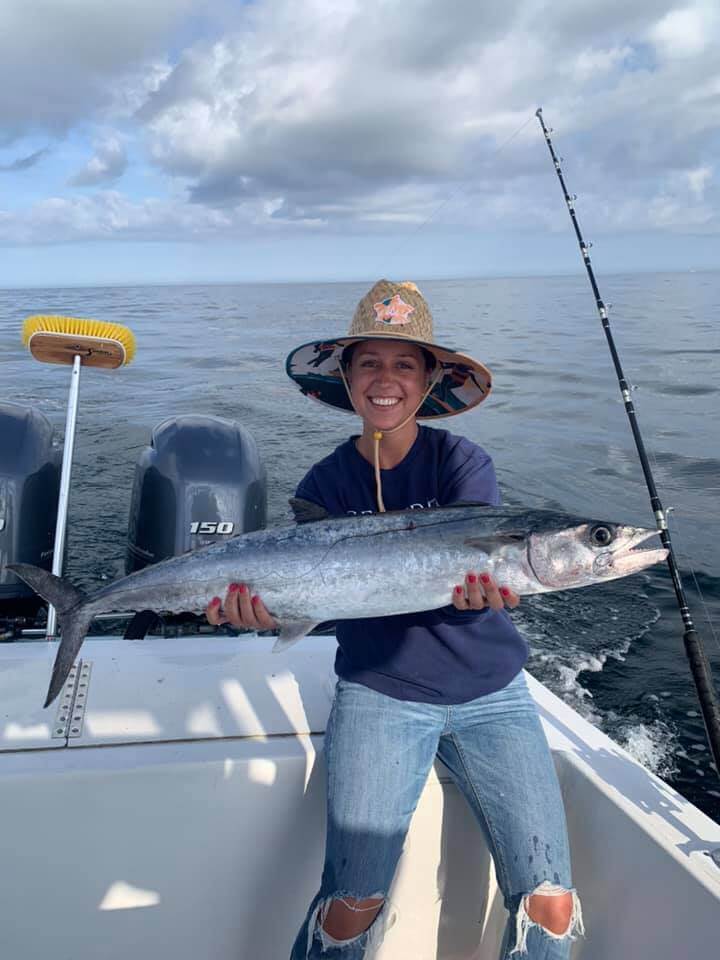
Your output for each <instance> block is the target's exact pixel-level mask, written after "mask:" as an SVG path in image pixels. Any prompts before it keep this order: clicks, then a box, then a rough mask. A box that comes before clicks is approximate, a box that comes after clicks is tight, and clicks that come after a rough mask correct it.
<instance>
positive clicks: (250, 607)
mask: <svg viewBox="0 0 720 960" xmlns="http://www.w3.org/2000/svg"><path fill="white" fill-rule="evenodd" d="M205 616H206V617H207V618H208V623H212V624H213V626H216V627H217V626H219V625H220V624H221V623H231V624H232V625H233V627H237V628H238V629H239V630H274V629H275V628H276V627H277V625H278V624H277V621H276V620H275V619H274V618H273V617H272V616H271V615H270V614H269V613H268V612H267V610H266V609H265V604H264V603H263V602H262V600H261V599H260V597H258V596H257V595H255V596H251V595H250V591H249V590H248V588H247V587H246V585H245V584H244V583H231V584H230V587H229V589H228V592H227V594H226V596H225V603H224V604H221V601H220V597H213V599H212V600H211V601H210V603H209V604H208V605H207V607H206V608H205Z"/></svg>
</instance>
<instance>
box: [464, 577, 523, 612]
mask: <svg viewBox="0 0 720 960" xmlns="http://www.w3.org/2000/svg"><path fill="white" fill-rule="evenodd" d="M452 603H453V606H454V607H455V609H456V610H484V609H485V607H490V608H491V609H492V610H502V608H503V607H510V608H513V607H516V606H517V605H518V604H519V603H520V597H519V596H518V595H517V594H516V593H514V592H513V591H512V590H511V589H510V587H498V585H497V584H496V583H495V581H494V580H493V578H492V577H491V576H490V574H489V573H480V574H477V573H474V572H472V571H471V572H470V573H468V574H467V576H466V577H465V584H464V586H460V584H458V585H457V586H456V587H455V589H454V590H453V595H452Z"/></svg>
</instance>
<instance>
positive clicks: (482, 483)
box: [441, 437, 501, 506]
mask: <svg viewBox="0 0 720 960" xmlns="http://www.w3.org/2000/svg"><path fill="white" fill-rule="evenodd" d="M441 497H442V501H441V502H442V505H443V506H450V505H451V504H453V503H487V504H489V505H491V506H500V503H501V497H500V490H499V488H498V483H497V478H496V476H495V467H494V466H493V462H492V459H491V458H490V456H489V455H488V454H487V453H485V451H484V450H483V449H482V447H479V446H478V445H477V444H475V443H471V441H470V440H466V439H465V438H464V437H463V438H461V439H460V441H459V442H458V443H456V444H455V446H454V447H453V449H452V450H451V451H450V455H449V456H448V458H447V460H446V461H445V463H444V464H443V475H442V483H441Z"/></svg>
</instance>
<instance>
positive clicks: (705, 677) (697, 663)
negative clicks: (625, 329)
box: [535, 107, 720, 774]
mask: <svg viewBox="0 0 720 960" xmlns="http://www.w3.org/2000/svg"><path fill="white" fill-rule="evenodd" d="M535 116H536V117H537V118H538V120H539V121H540V126H541V127H542V131H543V134H544V136H545V142H546V143H547V145H548V150H549V151H550V156H551V157H552V162H553V165H554V167H555V172H556V173H557V175H558V180H559V181H560V187H561V189H562V192H563V196H564V197H565V203H566V204H567V208H568V211H569V213H570V219H571V220H572V225H573V227H574V229H575V236H576V237H577V242H578V244H579V245H580V253H581V254H582V258H583V261H584V263H585V269H586V270H587V275H588V278H589V279H590V286H591V287H592V291H593V294H594V296H595V303H596V305H597V309H598V313H599V314H600V321H601V322H602V326H603V330H604V331H605V337H606V338H607V342H608V347H609V348H610V353H611V355H612V361H613V364H614V366H615V373H616V374H617V378H618V383H619V385H620V393H621V394H622V398H623V402H624V404H625V412H626V413H627V415H628V420H629V421H630V429H631V430H632V434H633V437H634V438H635V446H636V448H637V452H638V456H639V457H640V463H641V465H642V470H643V474H644V475H645V483H646V484H647V488H648V493H649V494H650V502H651V504H652V509H653V513H654V514H655V522H656V524H657V528H658V533H659V534H660V539H661V540H662V543H663V546H664V547H665V548H666V549H667V551H668V554H667V565H668V568H669V570H670V576H671V577H672V582H673V587H674V588H675V596H676V598H677V602H678V607H679V608H680V616H681V617H682V621H683V626H684V628H685V632H684V634H683V640H684V642H685V653H686V654H687V658H688V660H689V661H690V670H691V672H692V676H693V680H694V681H695V689H696V691H697V696H698V700H699V701H700V708H701V710H702V716H703V720H704V722H705V731H706V734H707V739H708V743H709V744H710V750H711V752H712V755H713V759H714V761H715V770H716V772H717V773H718V774H720V704H719V703H718V698H717V693H716V692H715V688H714V686H713V679H712V671H711V668H710V664H709V663H708V659H707V656H706V654H705V650H704V648H703V643H702V639H701V638H700V636H699V635H698V633H697V632H696V630H695V626H694V624H693V621H692V617H691V616H690V610H689V608H688V604H687V600H686V598H685V591H684V589H683V585H682V580H681V578H680V571H679V569H678V565H677V562H676V560H675V552H674V550H673V546H672V542H671V540H670V531H669V530H668V525H667V512H666V511H665V510H664V509H663V505H662V503H661V502H660V497H659V496H658V492H657V488H656V486H655V480H654V478H653V474H652V470H651V468H650V463H649V461H648V458H647V453H646V452H645V444H644V443H643V439H642V435H641V433H640V427H639V425H638V422H637V417H636V415H635V407H634V405H633V402H632V397H631V395H630V387H629V386H628V382H627V380H626V379H625V374H624V373H623V369H622V366H621V364H620V357H619V355H618V352H617V349H616V347H615V341H614V339H613V335H612V331H611V330H610V320H609V318H608V311H607V308H606V306H605V304H604V303H603V299H602V297H601V296H600V291H599V289H598V285H597V282H596V280H595V274H594V273H593V269H592V266H591V264H590V254H589V252H588V251H589V246H588V244H587V243H586V242H585V241H584V240H583V236H582V233H581V232H580V225H579V224H578V219H577V214H576V213H575V205H574V204H575V200H576V199H577V197H576V196H575V195H571V194H569V193H568V190H567V187H566V186H565V180H564V178H563V175H562V169H561V167H560V161H559V160H558V158H557V155H556V154H555V150H554V148H553V145H552V140H551V139H550V133H551V131H552V127H551V128H548V127H546V126H545V121H544V120H543V115H542V107H538V109H537V110H536V111H535Z"/></svg>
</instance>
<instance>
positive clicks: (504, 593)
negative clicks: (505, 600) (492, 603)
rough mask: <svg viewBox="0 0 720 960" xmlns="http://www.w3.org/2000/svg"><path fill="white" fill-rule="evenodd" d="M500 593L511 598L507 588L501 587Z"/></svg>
mask: <svg viewBox="0 0 720 960" xmlns="http://www.w3.org/2000/svg"><path fill="white" fill-rule="evenodd" d="M500 593H501V594H502V595H503V596H504V597H509V596H510V591H509V590H508V588H507V587H500Z"/></svg>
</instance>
